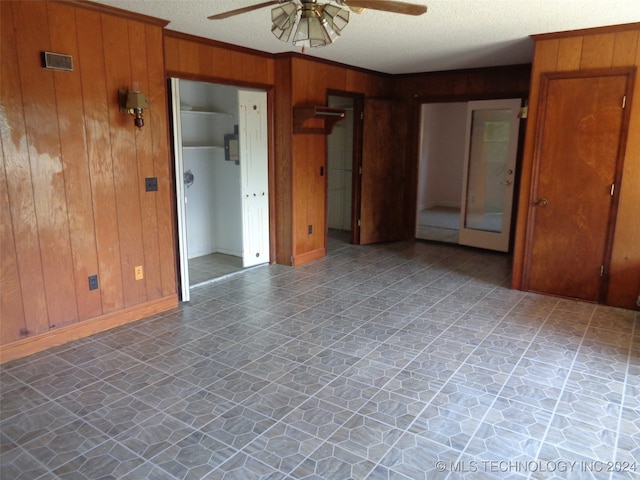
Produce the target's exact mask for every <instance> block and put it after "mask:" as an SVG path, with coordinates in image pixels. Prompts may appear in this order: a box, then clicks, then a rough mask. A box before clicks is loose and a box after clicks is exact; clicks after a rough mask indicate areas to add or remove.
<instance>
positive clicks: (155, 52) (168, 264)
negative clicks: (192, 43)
mask: <svg viewBox="0 0 640 480" xmlns="http://www.w3.org/2000/svg"><path fill="white" fill-rule="evenodd" d="M145 32H146V47H147V66H148V69H149V72H148V82H149V90H148V95H149V96H148V97H147V98H148V100H149V105H153V107H152V108H150V109H149V111H148V112H146V115H147V116H148V118H149V120H150V121H149V123H150V125H149V127H150V129H149V130H150V133H151V147H152V152H151V155H152V161H153V165H152V168H153V170H152V173H153V176H155V177H157V178H158V192H156V193H153V194H151V197H150V198H151V199H153V204H152V203H151V202H149V195H147V192H144V195H145V199H146V202H145V203H144V208H145V210H143V215H144V216H145V217H146V218H147V219H146V220H145V225H146V227H144V228H149V229H152V228H154V227H153V224H154V223H155V231H156V235H157V240H156V242H157V244H158V247H157V248H158V256H159V258H157V259H156V258H154V257H153V255H152V254H149V253H148V252H147V248H146V245H147V244H146V243H145V264H146V265H148V264H149V262H154V261H157V262H158V265H159V275H160V279H161V284H160V290H159V291H155V288H156V285H155V283H153V282H151V283H149V281H148V279H147V297H148V298H149V299H153V298H159V297H161V296H166V295H169V294H172V293H175V291H176V268H175V244H174V232H175V228H174V216H173V202H174V201H175V194H174V192H173V188H172V183H173V182H172V178H173V175H172V173H171V172H172V170H171V155H170V154H169V149H168V135H169V125H168V121H167V118H168V114H167V92H166V83H165V78H164V59H163V49H162V31H161V30H160V29H159V28H157V27H152V26H147V27H145ZM154 216H155V219H154V218H153V217H154ZM153 241H154V240H153V239H150V242H153Z"/></svg>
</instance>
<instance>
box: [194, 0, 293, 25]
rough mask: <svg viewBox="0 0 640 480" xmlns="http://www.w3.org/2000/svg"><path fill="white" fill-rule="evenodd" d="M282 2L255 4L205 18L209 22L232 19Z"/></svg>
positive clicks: (280, 0)
mask: <svg viewBox="0 0 640 480" xmlns="http://www.w3.org/2000/svg"><path fill="white" fill-rule="evenodd" d="M282 2H283V0H271V1H269V2H262V3H257V4H255V5H250V6H248V7H244V8H238V9H236V10H229V11H228V12H223V13H218V14H216V15H211V16H209V17H207V18H208V19H209V20H222V19H223V18H229V17H233V16H235V15H240V14H241V13H247V12H251V11H253V10H258V9H260V8H264V7H268V6H270V5H277V4H278V3H282Z"/></svg>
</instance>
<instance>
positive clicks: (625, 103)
mask: <svg viewBox="0 0 640 480" xmlns="http://www.w3.org/2000/svg"><path fill="white" fill-rule="evenodd" d="M626 106H627V96H626V95H624V96H623V97H622V108H625V107H626Z"/></svg>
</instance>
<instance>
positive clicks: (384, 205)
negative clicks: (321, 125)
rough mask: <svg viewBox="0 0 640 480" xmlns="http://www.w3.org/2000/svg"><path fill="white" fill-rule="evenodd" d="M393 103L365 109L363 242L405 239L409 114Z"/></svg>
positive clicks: (374, 102) (377, 102)
mask: <svg viewBox="0 0 640 480" xmlns="http://www.w3.org/2000/svg"><path fill="white" fill-rule="evenodd" d="M402 110H403V109H402V106H401V105H398V104H396V103H394V102H393V101H390V100H379V99H367V100H366V101H365V108H364V131H363V154H362V189H361V196H362V197H361V198H362V200H361V210H360V223H361V227H360V243H361V244H369V243H379V242H389V241H394V240H400V239H404V238H406V230H407V229H406V217H407V215H406V199H407V194H408V192H407V191H408V188H407V185H406V168H407V162H406V158H405V146H404V145H405V141H404V135H405V133H406V115H405V114H404V112H403V111H402Z"/></svg>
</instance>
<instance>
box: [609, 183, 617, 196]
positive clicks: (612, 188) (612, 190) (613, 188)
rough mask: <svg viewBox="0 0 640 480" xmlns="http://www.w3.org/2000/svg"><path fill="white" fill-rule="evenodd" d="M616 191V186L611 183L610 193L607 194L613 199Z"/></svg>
mask: <svg viewBox="0 0 640 480" xmlns="http://www.w3.org/2000/svg"><path fill="white" fill-rule="evenodd" d="M615 191H616V184H615V183H612V184H611V191H610V192H609V194H610V195H611V196H612V197H613V194H614V192H615Z"/></svg>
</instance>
